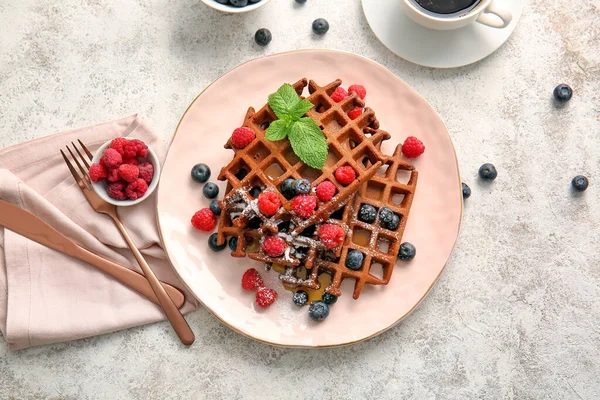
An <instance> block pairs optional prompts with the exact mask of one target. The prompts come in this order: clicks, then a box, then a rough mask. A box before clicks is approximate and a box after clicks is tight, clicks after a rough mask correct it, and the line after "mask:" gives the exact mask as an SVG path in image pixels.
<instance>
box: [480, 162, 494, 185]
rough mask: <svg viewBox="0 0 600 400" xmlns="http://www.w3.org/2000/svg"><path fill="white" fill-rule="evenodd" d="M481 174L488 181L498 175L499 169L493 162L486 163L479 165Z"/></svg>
mask: <svg viewBox="0 0 600 400" xmlns="http://www.w3.org/2000/svg"><path fill="white" fill-rule="evenodd" d="M479 176H480V177H481V179H485V180H486V181H493V180H494V179H496V177H497V176H498V171H496V167H494V166H493V165H492V164H489V163H486V164H483V165H482V166H481V167H479Z"/></svg>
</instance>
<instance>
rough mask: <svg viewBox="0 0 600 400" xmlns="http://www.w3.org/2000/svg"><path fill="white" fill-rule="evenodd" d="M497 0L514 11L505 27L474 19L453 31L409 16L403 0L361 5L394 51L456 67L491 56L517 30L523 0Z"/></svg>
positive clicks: (371, 0)
mask: <svg viewBox="0 0 600 400" xmlns="http://www.w3.org/2000/svg"><path fill="white" fill-rule="evenodd" d="M497 1H499V4H500V5H502V7H504V8H506V9H508V10H510V12H511V13H512V15H513V19H512V21H511V23H510V24H509V25H508V26H507V27H506V28H504V29H496V28H491V27H489V26H485V25H482V24H479V23H472V24H470V25H468V26H466V27H464V28H460V29H455V30H452V31H436V30H433V29H428V28H425V27H422V26H421V25H419V24H417V23H416V22H414V21H413V20H411V19H410V18H408V17H407V16H406V15H405V14H404V11H403V9H402V7H403V5H402V1H401V0H362V6H363V11H364V13H365V18H366V19H367V22H368V23H369V25H370V26H371V29H372V30H373V33H374V34H375V36H377V38H378V39H379V40H380V41H381V42H382V43H383V44H384V45H385V46H386V47H387V48H388V49H390V50H391V51H392V52H394V53H396V54H397V55H399V56H400V57H402V58H404V59H405V60H407V61H410V62H412V63H415V64H419V65H423V66H425V67H433V68H456V67H462V66H464V65H468V64H472V63H474V62H477V61H479V60H481V59H483V58H485V57H487V56H489V55H490V54H492V53H493V52H494V51H496V50H497V49H498V48H499V47H500V46H502V44H503V43H504V42H506V40H508V38H509V37H510V35H511V34H512V33H513V31H514V30H515V27H516V26H517V24H518V23H519V19H520V18H521V14H522V13H523V0H497Z"/></svg>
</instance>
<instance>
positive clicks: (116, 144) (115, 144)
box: [109, 137, 129, 155]
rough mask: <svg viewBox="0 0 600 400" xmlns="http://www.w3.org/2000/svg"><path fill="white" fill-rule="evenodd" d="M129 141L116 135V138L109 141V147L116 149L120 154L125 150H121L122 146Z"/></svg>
mask: <svg viewBox="0 0 600 400" xmlns="http://www.w3.org/2000/svg"><path fill="white" fill-rule="evenodd" d="M127 143H129V140H127V139H125V138H122V137H118V138H114V139H113V140H112V142H110V145H109V147H110V148H111V149H115V150H116V151H118V152H119V154H120V155H123V154H125V151H124V150H123V147H124V146H125V145H126V144H127Z"/></svg>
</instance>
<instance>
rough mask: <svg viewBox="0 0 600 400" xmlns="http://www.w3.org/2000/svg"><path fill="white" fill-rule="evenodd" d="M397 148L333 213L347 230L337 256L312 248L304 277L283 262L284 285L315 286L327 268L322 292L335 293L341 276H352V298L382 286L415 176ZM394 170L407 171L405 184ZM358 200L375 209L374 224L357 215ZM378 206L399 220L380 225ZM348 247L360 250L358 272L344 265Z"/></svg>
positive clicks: (403, 223) (389, 273) (393, 259)
mask: <svg viewBox="0 0 600 400" xmlns="http://www.w3.org/2000/svg"><path fill="white" fill-rule="evenodd" d="M401 148H402V146H401V145H398V146H397V147H396V150H395V152H394V155H393V156H391V157H389V158H388V159H387V161H386V163H385V164H386V166H384V167H383V168H381V169H380V171H379V173H378V174H376V175H375V176H373V177H372V178H371V180H370V181H369V182H367V183H365V184H364V185H362V186H361V187H360V189H359V191H358V192H357V193H356V194H355V195H354V196H353V199H352V201H351V202H349V203H348V205H346V206H345V207H344V208H343V210H342V209H341V210H339V211H338V212H337V213H336V214H337V218H339V219H340V222H342V223H343V224H345V225H347V226H348V229H349V234H348V235H347V236H346V240H345V242H344V244H343V245H342V248H341V254H340V256H339V257H335V258H334V257H332V255H331V254H327V253H322V252H319V251H318V250H317V251H316V252H315V253H313V257H311V259H310V260H309V261H308V262H307V263H305V264H304V265H303V266H305V267H306V269H307V270H308V271H309V274H308V276H307V277H306V279H299V278H298V277H297V273H296V271H297V269H296V268H294V267H289V266H288V267H286V268H285V272H284V273H283V274H281V275H280V279H281V281H282V283H283V284H284V285H286V286H288V287H292V288H296V289H318V288H319V286H320V283H319V280H318V277H319V275H320V274H322V273H329V274H331V276H332V283H331V285H329V286H328V287H327V288H326V289H325V291H326V292H328V293H330V294H332V295H335V296H340V295H341V291H340V286H341V284H342V281H343V280H344V279H346V278H349V279H354V280H355V284H354V293H353V297H354V298H355V299H357V298H358V297H359V296H360V293H361V291H362V289H363V287H364V285H365V284H371V285H386V284H387V283H389V281H390V278H391V276H392V273H393V270H394V264H395V263H396V259H397V256H398V251H399V249H400V244H401V242H402V235H403V233H404V229H405V227H406V221H407V219H408V214H409V211H410V207H411V204H412V200H413V196H414V193H415V188H416V184H417V177H418V173H417V171H416V170H415V169H414V167H413V166H412V165H411V164H410V163H408V162H407V161H405V160H403V159H402V154H401ZM386 168H387V169H386ZM399 171H407V172H408V173H409V174H410V177H409V179H408V182H407V183H401V182H400V181H399V180H398V173H399ZM400 173H402V172H400ZM363 204H368V205H371V206H373V207H375V208H376V209H377V211H378V213H377V217H376V219H375V221H374V222H373V223H367V222H363V221H361V220H359V219H358V212H359V209H360V206H361V205H363ZM383 207H387V208H390V209H391V210H392V211H393V212H394V213H396V214H398V216H399V217H400V223H399V226H398V228H397V229H396V230H394V231H391V230H389V229H386V228H384V227H383V226H382V225H381V221H380V214H379V210H381V209H382V208H383ZM336 214H334V217H336ZM350 250H358V251H360V252H362V253H363V254H364V261H363V264H362V268H361V269H360V270H358V271H354V270H352V269H349V268H348V267H346V258H347V256H348V252H349V251H350ZM251 257H252V255H251ZM252 258H255V257H252ZM280 264H283V263H280ZM283 265H285V264H283ZM375 267H381V269H382V276H381V277H378V276H376V275H374V274H373V272H374V270H373V269H374V268H375Z"/></svg>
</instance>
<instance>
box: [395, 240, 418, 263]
mask: <svg viewBox="0 0 600 400" xmlns="http://www.w3.org/2000/svg"><path fill="white" fill-rule="evenodd" d="M415 255H417V249H415V246H413V245H412V243H408V242H404V243H402V244H401V245H400V251H399V252H398V258H399V259H401V260H404V261H408V260H412V259H413V258H415Z"/></svg>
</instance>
